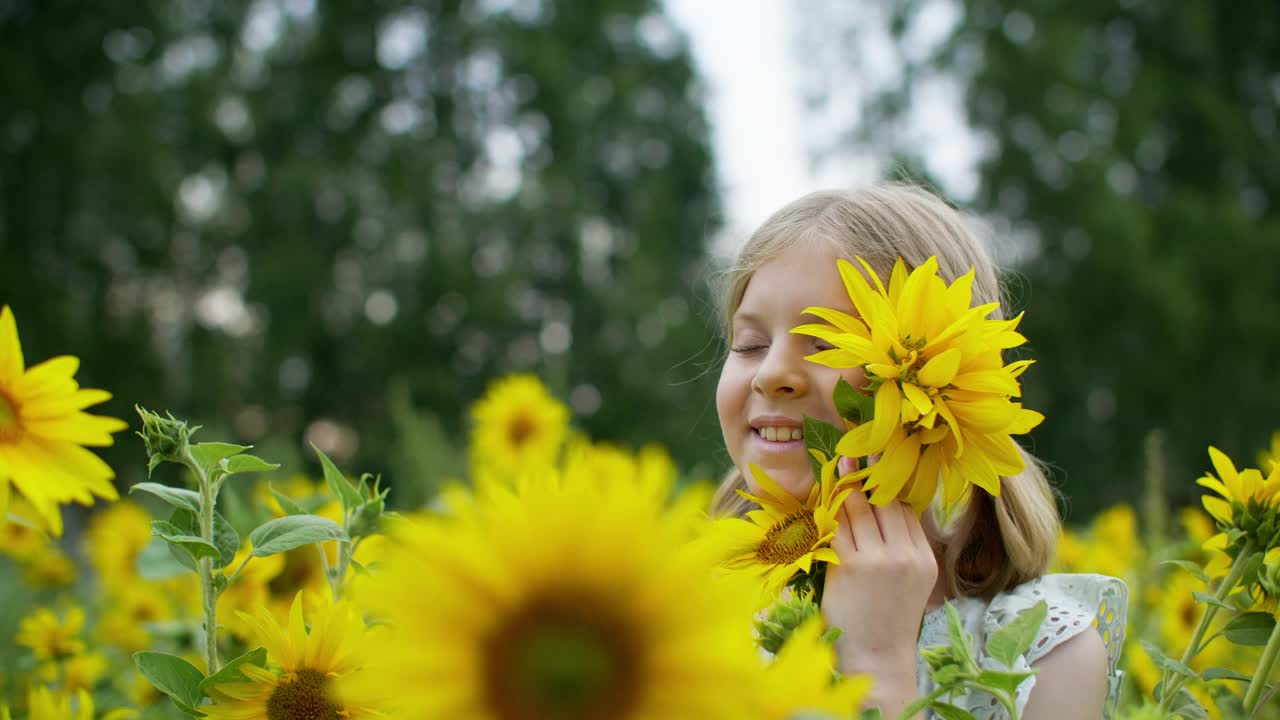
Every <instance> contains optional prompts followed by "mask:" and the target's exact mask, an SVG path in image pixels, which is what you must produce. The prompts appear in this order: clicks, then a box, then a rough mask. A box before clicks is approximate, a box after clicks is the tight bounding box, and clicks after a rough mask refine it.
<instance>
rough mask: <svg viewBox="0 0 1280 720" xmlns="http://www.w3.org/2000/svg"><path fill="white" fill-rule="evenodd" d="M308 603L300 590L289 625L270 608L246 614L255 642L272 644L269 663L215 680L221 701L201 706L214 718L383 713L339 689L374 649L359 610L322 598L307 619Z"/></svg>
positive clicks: (269, 719)
mask: <svg viewBox="0 0 1280 720" xmlns="http://www.w3.org/2000/svg"><path fill="white" fill-rule="evenodd" d="M322 597H327V596H322ZM302 606H303V602H302V593H298V595H297V596H295V597H294V600H293V605H292V606H290V608H289V623H288V627H281V626H280V625H279V624H278V623H276V620H275V618H274V617H272V616H271V613H270V612H268V611H267V610H266V609H264V608H260V609H258V611H256V612H255V613H253V614H252V615H250V614H248V613H240V616H241V620H242V621H244V623H245V624H246V625H248V626H249V627H250V628H251V630H252V635H253V644H257V645H260V646H262V647H264V648H266V650H267V662H268V665H269V667H258V666H255V665H241V666H240V671H241V672H242V673H243V674H244V676H245V677H246V678H248V682H227V683H220V684H216V685H214V686H213V687H212V688H210V695H211V696H213V697H214V698H215V699H216V700H217V702H216V703H215V704H214V705H211V706H209V705H206V706H201V708H200V710H201V711H203V712H204V713H206V714H207V715H208V716H209V717H210V718H211V719H212V720H338V718H342V720H360V718H366V717H377V716H380V715H381V713H379V712H378V711H377V710H376V707H366V706H362V705H356V704H351V703H349V702H346V701H344V700H343V699H342V698H340V697H339V696H338V694H337V693H336V692H335V688H334V684H335V682H337V681H339V680H341V679H343V678H347V677H349V676H351V675H352V674H354V673H358V672H359V671H360V668H361V667H362V665H363V664H364V661H365V657H364V656H365V653H367V652H369V651H370V650H372V649H373V644H372V643H370V642H368V641H367V640H366V638H365V633H366V630H365V624H364V621H363V620H362V619H361V618H360V614H359V611H357V610H356V609H355V608H354V607H352V606H351V605H349V604H346V603H336V604H335V603H332V602H328V601H325V600H318V601H317V602H316V603H314V606H315V607H316V611H315V612H313V613H311V614H310V617H309V618H307V617H304V614H303V607H302ZM308 620H309V622H308Z"/></svg>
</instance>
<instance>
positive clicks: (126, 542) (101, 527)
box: [82, 500, 151, 592]
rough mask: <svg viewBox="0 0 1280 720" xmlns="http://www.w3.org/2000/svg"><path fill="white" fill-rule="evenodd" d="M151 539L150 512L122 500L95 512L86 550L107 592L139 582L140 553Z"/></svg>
mask: <svg viewBox="0 0 1280 720" xmlns="http://www.w3.org/2000/svg"><path fill="white" fill-rule="evenodd" d="M149 542H151V516H150V515H149V514H148V513H147V511H146V510H143V509H142V507H141V506H140V505H138V504H136V503H134V502H133V501H130V500H121V501H120V502H117V503H112V504H111V505H109V506H107V507H106V508H103V509H102V510H99V511H98V512H95V513H94V514H93V516H92V517H91V518H90V519H89V527H88V529H87V530H86V531H85V535H84V543H83V545H82V547H83V548H84V554H85V555H86V556H87V557H88V558H89V564H90V565H91V566H92V567H93V569H94V572H96V573H97V575H98V582H99V583H101V585H102V588H103V589H104V590H106V591H107V592H116V591H118V590H122V589H125V588H129V587H133V586H136V585H137V584H138V582H139V581H140V580H141V578H139V577H138V554H139V553H141V552H142V549H143V548H144V547H146V546H147V543H149Z"/></svg>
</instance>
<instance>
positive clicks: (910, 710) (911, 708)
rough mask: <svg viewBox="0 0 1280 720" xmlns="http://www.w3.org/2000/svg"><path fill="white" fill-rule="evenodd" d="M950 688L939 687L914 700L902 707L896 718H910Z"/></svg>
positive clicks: (902, 719)
mask: <svg viewBox="0 0 1280 720" xmlns="http://www.w3.org/2000/svg"><path fill="white" fill-rule="evenodd" d="M950 689H951V688H947V687H940V688H938V689H936V690H934V691H933V692H931V693H929V694H928V695H925V696H924V697H922V698H920V699H919V700H916V701H915V702H913V703H911V704H910V705H908V706H907V707H906V708H905V709H903V711H902V714H901V715H899V716H898V720H912V719H913V718H915V716H916V715H918V714H919V713H920V711H921V710H924V709H925V708H927V707H929V706H930V705H932V704H933V701H934V700H937V699H938V698H940V697H942V696H943V695H945V694H946V693H947V692H948V691H949V690H950Z"/></svg>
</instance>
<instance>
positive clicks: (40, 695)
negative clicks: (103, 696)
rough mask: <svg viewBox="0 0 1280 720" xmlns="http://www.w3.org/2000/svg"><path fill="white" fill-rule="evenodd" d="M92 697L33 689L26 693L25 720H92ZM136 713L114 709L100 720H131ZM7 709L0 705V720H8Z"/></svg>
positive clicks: (40, 688)
mask: <svg viewBox="0 0 1280 720" xmlns="http://www.w3.org/2000/svg"><path fill="white" fill-rule="evenodd" d="M93 713H94V706H93V696H92V695H90V694H89V692H88V691H86V690H80V691H78V692H76V694H75V697H72V696H71V695H70V694H69V693H67V692H60V693H55V692H53V691H52V690H50V689H49V688H47V687H34V688H31V689H30V690H29V691H28V692H27V720H93ZM137 716H138V712H137V711H136V710H133V709H130V708H116V709H115V710H111V711H108V712H106V713H104V714H103V716H102V717H101V718H100V720H132V718H136V717H137ZM9 718H10V714H9V707H8V706H7V705H0V720H9Z"/></svg>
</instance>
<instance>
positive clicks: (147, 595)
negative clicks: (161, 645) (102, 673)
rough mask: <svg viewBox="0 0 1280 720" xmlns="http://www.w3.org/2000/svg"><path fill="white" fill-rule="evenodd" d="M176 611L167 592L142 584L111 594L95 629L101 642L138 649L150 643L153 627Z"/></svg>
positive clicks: (133, 650) (125, 648)
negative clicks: (157, 590)
mask: <svg viewBox="0 0 1280 720" xmlns="http://www.w3.org/2000/svg"><path fill="white" fill-rule="evenodd" d="M173 614H174V613H173V606H172V604H171V603H170V601H169V599H168V598H167V597H166V596H165V594H164V593H160V592H156V589H155V588H153V587H147V586H145V585H143V584H141V583H139V584H137V585H133V586H130V587H128V588H123V589H121V590H120V591H118V592H115V593H112V594H111V596H110V599H109V600H108V601H107V606H106V608H105V609H104V610H103V612H102V614H101V615H100V616H99V618H98V621H97V623H96V627H95V631H96V634H97V637H98V639H99V640H101V641H102V642H104V643H106V644H108V645H113V646H115V647H118V648H120V649H121V650H124V651H126V652H131V653H132V652H137V651H139V650H145V649H146V648H147V647H148V646H149V645H150V644H151V626H152V625H153V624H154V623H158V622H162V621H164V620H168V619H170V618H172V617H173Z"/></svg>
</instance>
